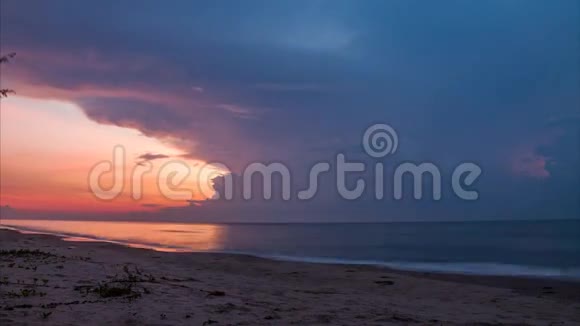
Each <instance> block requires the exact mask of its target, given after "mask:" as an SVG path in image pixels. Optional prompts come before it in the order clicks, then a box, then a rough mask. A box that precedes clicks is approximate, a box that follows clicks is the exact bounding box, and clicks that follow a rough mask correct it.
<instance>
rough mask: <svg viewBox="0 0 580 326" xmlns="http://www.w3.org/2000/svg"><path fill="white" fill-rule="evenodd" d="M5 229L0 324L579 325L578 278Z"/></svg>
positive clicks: (1, 236)
mask: <svg viewBox="0 0 580 326" xmlns="http://www.w3.org/2000/svg"><path fill="white" fill-rule="evenodd" d="M0 239H1V242H0V249H1V255H0V258H1V260H0V267H1V275H0V277H1V287H0V322H2V324H3V325H35V324H41V325H51V324H52V325H79V324H83V325H104V324H109V325H143V324H147V325H181V324H183V325H293V324H294V325H324V324H326V325H329V324H330V325H389V324H402V325H408V324H421V325H424V324H433V325H463V324H470V325H472V324H480V325H503V324H517V325H578V324H580V283H569V282H563V281H556V280H540V279H524V278H507V277H481V276H465V275H442V274H429V273H414V272H402V271H395V270H388V269H385V268H379V267H372V266H353V265H331V264H313V263H299V262H283V261H274V260H268V259H262V258H256V257H251V256H244V255H230V254H215V253H170V252H157V251H152V250H145V249H135V248H127V247H123V246H118V245H113V244H108V243H100V242H66V241H63V240H61V239H59V238H57V237H54V236H48V235H38V234H20V233H18V232H15V231H10V230H0Z"/></svg>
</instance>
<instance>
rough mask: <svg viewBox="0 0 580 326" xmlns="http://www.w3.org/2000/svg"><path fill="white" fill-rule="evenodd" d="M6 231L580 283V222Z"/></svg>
mask: <svg viewBox="0 0 580 326" xmlns="http://www.w3.org/2000/svg"><path fill="white" fill-rule="evenodd" d="M1 225H2V226H4V227H12V228H16V229H19V230H23V231H32V232H40V233H50V234H58V235H61V236H64V237H65V238H66V239H67V240H69V241H93V240H99V241H110V242H115V243H121V244H125V245H129V246H136V247H144V248H151V249H156V250H167V251H213V252H229V253H246V254H253V255H257V256H262V257H270V258H276V259H285V260H301V261H314V262H340V263H361V264H376V265H385V266H389V267H395V268H401V269H411V270H427V271H439V272H460V273H476V274H492V275H529V276H544V277H560V278H575V279H580V220H567V221H564V220H559V221H510V222H429V223H381V224H176V223H149V222H95V221H44V220H42V221H41V220H7V219H3V220H2V223H1Z"/></svg>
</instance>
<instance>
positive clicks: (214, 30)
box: [0, 0, 580, 220]
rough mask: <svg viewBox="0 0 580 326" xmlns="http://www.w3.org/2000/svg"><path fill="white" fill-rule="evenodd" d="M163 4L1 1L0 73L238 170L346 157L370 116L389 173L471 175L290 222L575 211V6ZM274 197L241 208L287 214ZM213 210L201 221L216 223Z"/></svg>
mask: <svg viewBox="0 0 580 326" xmlns="http://www.w3.org/2000/svg"><path fill="white" fill-rule="evenodd" d="M163 4H165V5H162V2H159V1H139V2H135V1H99V2H78V1H58V0H54V1H3V2H2V3H1V4H0V8H1V13H0V18H1V20H0V23H1V31H0V39H1V51H2V52H13V51H14V52H17V53H18V62H17V65H15V66H14V67H11V73H12V75H10V76H8V77H7V79H8V80H9V81H10V82H12V83H13V84H14V85H16V86H15V88H17V89H18V90H19V92H20V93H22V94H23V95H27V96H36V97H49V96H50V97H61V98H63V99H66V100H70V101H73V102H75V103H77V104H79V105H80V106H81V107H82V109H83V110H84V112H85V113H86V114H87V115H88V116H89V117H90V118H91V119H94V120H96V121H98V122H101V123H105V124H117V125H121V126H131V127H137V128H138V129H139V130H141V131H142V132H144V133H145V134H147V135H153V136H164V135H171V136H174V137H177V138H179V139H180V141H179V146H181V147H182V148H185V149H187V151H188V152H190V154H191V156H192V157H196V158H201V159H204V160H208V161H220V162H224V163H226V164H227V165H228V166H230V167H231V168H232V169H234V170H235V171H239V170H240V169H241V168H242V167H244V166H245V165H246V164H247V163H249V162H253V161H263V162H270V161H281V162H284V163H287V164H288V165H290V166H291V167H292V168H293V169H295V170H296V171H303V170H305V169H306V167H309V166H311V165H312V164H313V163H315V162H316V161H319V160H324V159H330V158H332V157H333V155H334V154H335V153H337V152H346V153H350V154H351V155H352V157H356V158H359V159H360V158H361V157H364V154H362V149H361V147H360V139H361V135H362V133H363V132H364V130H365V128H366V127H368V126H369V125H372V124H373V123H376V122H383V123H388V124H390V125H391V126H393V127H394V128H395V129H396V130H397V132H398V134H399V137H400V143H399V146H400V148H399V151H398V152H397V154H396V155H395V156H393V157H392V158H391V157H389V160H391V161H390V163H392V164H393V165H394V164H395V163H396V162H402V161H413V162H423V161H432V162H435V163H437V164H439V166H440V167H441V168H442V170H443V174H444V175H449V174H450V173H451V169H452V168H453V167H454V166H455V165H456V164H458V163H460V162H464V161H471V162H476V163H477V164H479V165H480V166H481V167H482V169H483V170H484V174H483V175H482V176H481V178H480V181H479V183H478V184H477V187H478V189H479V190H480V193H481V196H480V197H481V198H480V200H478V201H477V202H475V203H469V204H468V203H461V202H458V201H457V200H455V199H454V198H452V197H445V196H444V199H446V198H447V199H446V200H443V201H441V202H439V203H432V202H414V201H413V202H405V201H403V202H397V203H394V202H390V203H376V202H367V201H359V202H356V203H344V202H334V201H332V200H330V201H327V200H324V203H320V205H319V204H316V203H309V204H307V206H301V205H299V204H296V205H298V206H297V207H299V208H296V212H297V213H295V215H300V214H302V213H301V212H305V211H311V212H314V213H312V215H316V216H320V215H321V213H320V212H321V211H323V212H326V215H329V216H331V217H328V218H325V219H330V220H332V219H334V217H335V216H338V217H337V219H340V220H343V219H349V218H352V217H353V215H360V214H363V215H365V216H372V218H369V219H383V218H384V219H391V218H393V217H394V216H396V218H406V217H409V216H411V217H413V218H418V219H425V218H430V217H431V215H433V216H435V217H437V218H440V219H447V218H523V217H530V216H533V217H542V218H558V217H578V216H580V204H579V203H580V197H579V188H580V172H579V170H578V166H579V165H578V163H579V162H580V160H579V157H580V136H579V124H580V59H579V58H580V4H579V2H578V1H574V0H558V1H551V2H550V1H543V0H542V1H535V0H528V1H524V0H520V1H516V0H507V1H504V0H501V1H499V0H498V1H478V2H475V1H432V2H427V1H335V0H333V1H316V0H314V1H172V2H164V3H163ZM39 85H50V86H51V87H52V88H53V89H58V90H61V91H62V92H55V93H54V94H56V93H58V95H54V94H47V93H46V91H45V92H43V91H39V90H38V88H39V87H38V86H39ZM79 85H82V86H83V87H82V89H83V90H84V91H80V88H81V87H79ZM35 86H36V87H35ZM160 154H163V153H160ZM304 178H305V177H304ZM330 197H332V196H330ZM281 205H283V204H279V203H270V204H267V205H266V204H265V205H264V206H263V209H261V210H258V209H256V208H252V209H251V210H249V211H250V213H248V214H249V215H260V217H259V218H257V219H260V220H261V219H263V217H264V216H271V215H273V213H271V212H272V210H273V211H276V212H279V211H284V212H288V211H291V210H292V209H294V208H287V207H284V208H282V207H281ZM285 205H294V204H288V203H286V204H285ZM211 206H212V207H209V208H204V212H203V214H205V215H204V216H209V215H211V214H213V213H211V212H208V211H205V210H211V209H215V210H216V211H218V210H220V214H221V216H224V215H228V214H231V213H230V211H228V210H227V209H225V208H222V207H220V208H213V206H214V205H211ZM230 206H231V205H230ZM273 206H276V207H273ZM224 209H225V210H226V211H228V213H223V212H222V211H221V210H224ZM193 210H194V208H191V209H189V210H186V213H183V212H182V211H180V212H179V213H178V214H185V215H188V214H191V215H196V214H197V213H195V212H193ZM236 210H237V209H236ZM257 212H259V213H257ZM203 214H202V215H203ZM276 214H278V213H276ZM317 214H318V215H317ZM218 215H219V214H218ZM274 215H275V214H274ZM248 218H249V219H252V218H253V217H248ZM268 218H270V217H268ZM272 218H273V219H276V218H277V217H275V216H274V217H272Z"/></svg>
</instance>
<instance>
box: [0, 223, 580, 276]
mask: <svg viewBox="0 0 580 326" xmlns="http://www.w3.org/2000/svg"><path fill="white" fill-rule="evenodd" d="M0 230H10V231H15V232H18V233H21V234H39V235H47V236H53V237H56V238H59V239H61V240H62V241H66V242H100V243H109V244H113V245H118V246H123V247H127V248H138V249H146V250H153V251H158V252H181V253H192V254H194V253H215V254H225V255H244V256H252V257H256V258H261V259H267V260H272V261H283V262H297V263H312V264H330V265H347V266H372V267H378V268H385V269H388V270H392V271H401V272H404V273H417V274H435V275H440V276H443V277H447V278H448V277H449V276H466V277H489V278H510V279H514V278H515V279H531V280H552V281H560V282H569V283H579V284H580V270H578V271H577V269H574V272H573V273H569V274H568V275H562V274H561V273H558V269H557V268H554V267H545V266H529V265H514V264H503V263H477V262H475V263H469V262H457V263H447V264H446V263H436V262H432V263H423V262H405V261H396V262H386V261H378V260H356V259H342V258H333V257H315V256H288V255H276V254H260V253H254V252H241V251H220V250H215V251H195V250H192V249H188V248H186V247H177V246H172V247H171V246H161V245H159V244H153V243H136V242H128V241H118V240H112V239H106V238H97V237H90V236H87V235H83V234H67V233H56V232H50V231H44V230H39V229H33V228H26V227H17V226H11V225H2V224H0ZM445 265H447V266H451V265H455V266H462V267H464V266H485V267H488V266H499V267H504V268H507V267H510V268H512V269H516V270H517V274H516V273H506V272H500V271H488V272H481V271H473V270H466V269H465V268H464V269H460V268H459V269H458V268H456V269H455V270H451V269H449V268H447V269H445V268H439V269H436V268H435V267H434V266H438V267H439V266H445ZM405 266H407V267H406V268H405ZM419 266H420V267H419ZM539 270H542V273H538V272H537V271H539ZM522 271H526V272H522Z"/></svg>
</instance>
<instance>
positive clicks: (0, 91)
mask: <svg viewBox="0 0 580 326" xmlns="http://www.w3.org/2000/svg"><path fill="white" fill-rule="evenodd" d="M15 56H16V53H9V54H7V55H4V56H0V64H2V63H6V62H8V61H10V59H12V58H14V57H15ZM10 93H15V92H14V90H12V89H8V88H2V89H0V98H3V97H8V94H10Z"/></svg>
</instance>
